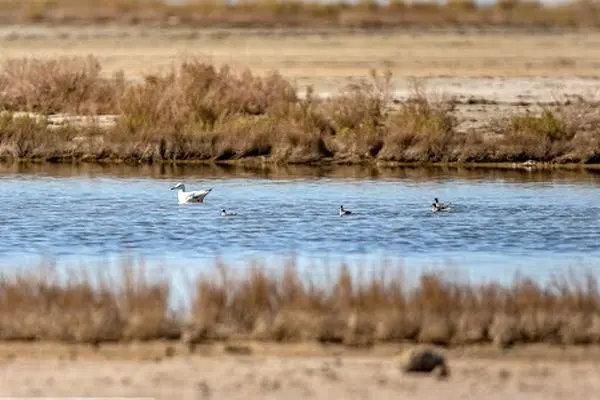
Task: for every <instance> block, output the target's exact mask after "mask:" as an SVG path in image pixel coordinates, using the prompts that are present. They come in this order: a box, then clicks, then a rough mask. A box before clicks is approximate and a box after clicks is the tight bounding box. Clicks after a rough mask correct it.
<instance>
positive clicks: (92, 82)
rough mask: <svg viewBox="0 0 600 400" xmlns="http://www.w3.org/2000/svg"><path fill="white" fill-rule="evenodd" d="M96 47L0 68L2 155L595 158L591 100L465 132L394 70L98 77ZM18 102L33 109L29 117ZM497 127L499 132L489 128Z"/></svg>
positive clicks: (185, 68)
mask: <svg viewBox="0 0 600 400" xmlns="http://www.w3.org/2000/svg"><path fill="white" fill-rule="evenodd" d="M99 71H100V65H99V63H98V62H97V60H96V59H95V58H93V57H91V56H89V57H87V58H69V59H56V60H46V61H40V60H27V59H24V60H8V61H7V62H6V63H5V65H4V68H3V69H2V70H0V107H1V108H2V109H3V110H4V111H5V114H4V115H3V116H2V117H1V119H0V126H1V130H0V159H4V160H8V159H28V160H32V159H34V160H46V161H64V162H71V161H126V162H146V163H150V162H179V161H204V162H221V161H231V160H248V159H250V160H256V159H257V157H258V158H259V159H260V160H262V161H265V162H272V163H304V164H310V163H322V162H335V163H368V162H378V161H385V162H405V163H411V162H420V163H426V162H429V163H432V162H433V163H435V162H441V163H448V162H458V163H464V162H490V163H491V162H507V161H508V162H513V161H525V160H534V161H544V162H554V163H565V162H570V163H597V162H598V161H599V160H600V158H599V155H600V141H599V139H598V137H599V136H598V127H599V126H600V124H599V122H600V114H599V113H598V111H597V110H598V107H597V105H596V104H595V103H593V102H586V101H580V102H577V103H568V104H562V105H555V106H553V107H552V108H546V109H545V110H544V112H543V113H542V114H541V115H533V114H530V115H521V116H515V117H514V118H512V119H511V120H509V121H499V122H498V123H497V126H490V131H489V132H484V131H481V130H478V131H471V132H469V131H467V132H465V131H461V130H458V129H457V120H456V115H455V112H454V107H455V105H456V103H455V102H454V100H453V99H446V98H443V97H440V98H434V97H432V96H430V95H428V94H427V93H426V92H425V91H424V90H423V89H422V88H420V87H419V85H418V84H416V85H415V88H414V90H413V93H412V95H411V96H410V97H409V98H408V99H406V100H404V101H401V102H400V101H397V100H395V99H393V88H392V86H391V78H392V77H391V74H389V73H384V74H378V73H377V72H375V71H373V72H372V74H371V76H369V77H368V78H366V79H363V80H361V81H357V82H355V83H352V84H350V85H348V86H347V87H345V88H343V89H342V90H340V91H339V92H338V93H335V94H334V95H333V96H331V97H328V98H319V97H317V96H315V95H314V93H313V92H312V90H311V89H310V88H309V90H308V91H307V93H306V95H305V96H298V95H297V90H296V88H295V87H294V85H293V84H292V83H290V81H288V80H287V79H285V78H284V77H282V76H281V75H280V74H278V73H277V72H272V73H270V74H267V75H265V76H257V75H254V74H253V73H252V72H250V71H248V70H246V71H242V72H238V71H234V70H232V69H230V68H229V67H227V66H224V67H221V68H220V69H217V68H215V67H214V66H212V65H209V64H205V63H201V62H198V61H196V60H189V61H186V62H184V63H182V64H181V65H180V66H178V67H177V68H175V67H174V68H173V69H172V70H171V71H170V72H168V73H165V74H162V75H148V76H146V77H145V80H144V82H142V83H126V80H125V77H124V76H123V74H122V73H120V74H116V76H115V77H113V78H103V77H101V76H100V75H99ZM15 111H27V112H35V113H37V114H36V115H33V116H32V115H21V114H18V113H15ZM56 112H63V113H75V114H88V115H91V116H94V115H98V114H103V113H111V114H117V116H116V117H115V118H116V121H115V123H114V124H112V125H111V124H100V123H87V124H74V123H71V124H69V123H66V124H59V125H55V124H50V123H49V120H46V119H45V117H41V116H40V114H42V115H46V114H49V113H56ZM493 131H496V133H497V134H496V135H492V134H488V133H491V132H493Z"/></svg>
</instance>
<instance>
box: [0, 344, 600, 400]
mask: <svg viewBox="0 0 600 400" xmlns="http://www.w3.org/2000/svg"><path fill="white" fill-rule="evenodd" d="M400 350H401V348H400V347H393V346H385V347H383V348H379V349H374V350H371V351H360V350H342V349H339V348H335V347H333V348H317V347H312V346H309V347H306V346H301V345H298V346H294V345H282V346H281V345H280V346H277V345H272V346H265V345H263V346H258V345H256V346H252V345H248V346H245V345H240V346H237V347H234V346H231V347H230V348H229V349H226V348H224V345H207V346H206V347H204V348H200V349H197V350H196V351H195V353H194V354H190V353H189V352H188V351H187V350H184V349H183V348H182V347H178V346H177V345H171V344H167V343H162V344H161V343H158V344H156V343H152V344H133V345H106V346H103V347H102V348H100V349H91V348H90V347H87V348H84V347H77V346H69V345H54V344H34V343H30V344H12V345H9V344H3V345H2V346H1V349H0V354H2V356H3V357H2V361H0V366H1V367H2V370H3V373H2V375H1V377H0V388H1V389H0V395H3V396H40V395H44V396H145V397H151V398H157V399H173V398H178V399H203V398H213V399H221V398H222V399H238V398H239V399H254V398H286V399H299V398H312V399H320V398H322V399H326V398H349V399H365V398H392V397H393V398H397V397H398V396H399V395H400V396H402V397H403V398H419V399H438V398H439V396H440V393H441V392H443V393H444V398H445V399H448V400H454V399H463V398H471V397H476V398H486V399H505V398H511V399H544V400H545V399H563V398H566V397H568V398H570V399H573V400H574V399H586V400H593V399H598V398H599V397H598V393H600V366H599V364H598V363H597V360H598V359H599V358H600V357H599V356H600V353H598V349H583V348H568V349H562V350H561V349H556V348H548V347H544V346H540V347H533V348H523V349H514V350H511V351H510V352H508V353H501V352H500V350H495V349H491V348H475V349H456V350H449V351H447V352H446V353H447V355H448V356H449V366H450V370H451V374H450V376H449V378H448V379H446V380H438V379H436V378H433V377H431V376H418V375H406V374H403V373H401V372H400V371H399V370H398V369H397V367H396V366H395V364H394V361H393V357H392V355H393V354H395V353H398V352H399V351H400ZM246 351H247V352H249V354H245V353H246Z"/></svg>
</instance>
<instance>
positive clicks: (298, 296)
mask: <svg viewBox="0 0 600 400" xmlns="http://www.w3.org/2000/svg"><path fill="white" fill-rule="evenodd" d="M90 271H92V270H91V269H89V268H88V269H85V270H77V269H72V270H70V272H69V273H66V274H65V273H62V274H59V273H58V272H57V270H56V269H48V268H47V267H42V268H38V269H35V268H34V269H29V272H27V273H17V272H13V273H10V274H7V273H4V274H3V275H2V276H1V277H0V339H1V340H54V341H63V342H80V343H100V342H107V341H125V342H127V341H130V340H151V339H167V340H169V339H171V340H172V339H181V340H184V341H185V342H186V343H188V344H194V343H202V342H211V341H227V340H239V339H244V340H258V341H274V342H284V343H285V342H303V341H304V342H311V341H312V342H321V343H341V344H344V345H347V346H360V347H364V346H371V345H373V344H375V343H395V342H396V343H397V342H414V343H433V344H437V345H444V346H459V345H468V344H474V343H477V344H485V343H494V344H496V345H498V346H502V347H506V346H510V345H514V344H518V343H547V344H557V343H558V344H568V345H576V344H590V343H600V293H599V290H598V283H597V278H596V277H595V276H594V275H593V274H587V275H578V274H574V273H565V274H564V275H563V276H562V277H558V276H557V277H554V278H553V279H551V280H550V281H549V283H546V284H541V283H539V282H537V281H535V280H533V279H530V278H527V277H523V276H519V275H517V276H516V277H515V278H514V280H513V282H512V283H510V284H500V283H498V282H493V281H492V282H487V283H469V282H465V281H461V280H457V279H456V278H455V279H449V278H448V275H447V274H444V273H443V272H441V271H438V272H429V273H424V274H422V275H421V276H420V277H418V279H417V281H416V282H411V281H410V280H408V279H406V275H405V274H404V273H403V272H402V271H401V270H398V269H395V268H391V267H389V266H388V267H382V268H380V269H375V270H371V272H370V273H365V271H366V270H365V269H364V268H363V269H360V268H359V269H358V271H359V273H358V274H357V273H356V272H353V271H352V270H350V269H349V268H348V267H346V266H344V265H342V266H340V268H338V269H337V271H336V272H335V273H334V274H333V275H332V278H331V279H321V280H317V279H314V277H313V278H311V275H308V274H302V273H300V272H299V270H298V269H297V267H296V266H295V264H294V263H288V264H286V265H283V266H281V267H280V268H267V267H266V266H265V265H261V264H250V265H249V267H248V268H247V269H244V270H237V271H236V270H232V269H231V268H228V267H227V266H226V265H224V264H219V265H218V267H217V268H216V269H215V270H214V271H213V272H214V273H206V274H202V275H199V276H197V278H196V279H195V283H194V284H193V285H191V288H192V289H191V291H190V292H187V291H184V293H179V294H180V295H182V296H186V298H187V303H189V305H190V307H184V308H177V309H174V307H173V306H172V301H171V300H170V298H169V296H170V294H171V293H173V287H172V285H173V281H172V280H170V279H167V278H164V277H162V278H153V279H150V278H149V276H148V275H147V274H146V273H145V269H144V268H143V267H139V266H136V265H135V264H124V265H123V267H122V270H121V271H122V274H121V275H120V276H117V277H115V278H113V279H109V278H107V276H106V274H104V273H102V272H100V271H101V270H98V269H97V270H94V272H90ZM305 275H306V276H305ZM313 276H314V275H313Z"/></svg>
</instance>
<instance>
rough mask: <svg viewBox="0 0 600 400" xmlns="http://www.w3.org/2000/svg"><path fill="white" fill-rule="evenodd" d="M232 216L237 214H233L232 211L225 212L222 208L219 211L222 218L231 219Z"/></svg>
mask: <svg viewBox="0 0 600 400" xmlns="http://www.w3.org/2000/svg"><path fill="white" fill-rule="evenodd" d="M234 215H237V213H236V212H233V211H225V209H224V208H222V209H221V216H222V217H233V216H234Z"/></svg>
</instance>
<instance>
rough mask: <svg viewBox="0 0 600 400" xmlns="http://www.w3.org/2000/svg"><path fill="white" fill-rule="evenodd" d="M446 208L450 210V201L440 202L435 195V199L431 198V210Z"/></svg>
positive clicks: (444, 209) (443, 209) (445, 209)
mask: <svg viewBox="0 0 600 400" xmlns="http://www.w3.org/2000/svg"><path fill="white" fill-rule="evenodd" d="M448 210H450V203H448V204H444V203H440V201H439V200H438V198H437V197H436V198H435V199H433V203H432V204H431V211H434V212H437V211H448Z"/></svg>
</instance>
